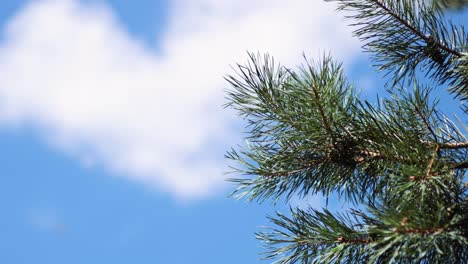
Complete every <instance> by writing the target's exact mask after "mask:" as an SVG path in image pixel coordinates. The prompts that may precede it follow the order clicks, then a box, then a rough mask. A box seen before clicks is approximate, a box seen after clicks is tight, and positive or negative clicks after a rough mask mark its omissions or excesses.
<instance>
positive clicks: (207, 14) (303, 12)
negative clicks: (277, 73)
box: [0, 0, 378, 264]
mask: <svg viewBox="0 0 468 264" xmlns="http://www.w3.org/2000/svg"><path fill="white" fill-rule="evenodd" d="M333 9H334V6H333V4H330V3H322V2H321V1H311V0H288V1H286V2H285V1H280V0H268V1H267V0H166V1H164V0H136V1H127V0H81V1H80V0H30V1H26V0H2V1H0V155H1V164H2V170H3V171H2V177H1V178H0V179H1V182H0V210H1V211H2V217H1V218H0V233H1V234H2V239H1V240H0V262H1V263H6V264H9V263H12V264H16V263H36V264H41V263H44V264H55V263H57V264H59V263H69V264H72V263H171V264H178V263H180V264H182V263H184V264H187V263H204V264H211V263H236V264H238V263H257V259H258V258H259V256H258V252H260V251H261V249H260V245H259V244H258V243H257V241H256V240H255V239H254V234H253V233H254V232H255V231H257V230H258V227H259V226H261V225H265V224H266V220H265V219H264V216H265V214H268V213H271V212H273V206H272V204H269V203H265V204H263V205H256V204H253V203H252V204H248V203H246V202H245V201H234V200H232V199H228V198H226V196H227V194H228V193H229V191H230V190H232V188H233V186H230V185H229V184H227V183H226V182H225V176H224V175H223V172H225V171H227V170H228V168H227V165H226V162H225V161H224V159H223V154H224V151H225V150H226V149H227V148H228V147H229V146H231V145H236V144H239V143H241V133H242V123H241V122H240V121H239V120H238V119H237V117H236V116H235V114H234V113H232V112H230V111H228V110H224V109H223V108H222V105H223V104H224V103H225V99H224V94H223V89H226V88H227V85H226V83H225V82H224V81H223V76H224V75H226V74H227V73H232V70H231V68H230V65H235V64H236V63H242V62H245V61H246V59H247V55H246V52H247V51H251V52H268V53H270V54H271V55H273V56H274V57H275V58H276V59H277V60H278V61H281V62H282V64H284V65H287V66H290V67H294V66H296V65H297V64H299V63H300V62H301V57H302V54H303V53H305V54H306V55H307V56H308V57H310V58H313V57H318V56H319V55H321V54H323V53H324V52H330V53H331V54H333V55H334V56H335V57H336V58H337V59H338V60H341V61H343V62H344V64H345V68H346V71H347V73H348V74H349V75H350V76H351V77H353V79H354V80H355V81H356V83H357V84H358V85H360V86H361V89H362V90H363V93H364V95H366V94H372V93H373V92H375V91H376V88H375V87H374V86H377V85H376V84H377V83H378V82H376V80H375V77H372V76H374V72H372V71H371V70H370V67H369V66H368V64H369V62H368V61H367V59H366V57H364V56H363V55H362V54H361V53H360V50H359V46H360V44H359V43H358V42H357V41H356V40H353V39H352V38H351V34H350V30H349V28H348V27H347V26H346V23H347V22H346V21H343V20H342V18H341V16H340V15H342V14H336V13H335V12H334V11H333ZM309 202H310V203H311V204H313V205H314V206H320V204H321V201H320V199H318V198H310V199H309ZM277 210H285V206H284V205H279V207H277Z"/></svg>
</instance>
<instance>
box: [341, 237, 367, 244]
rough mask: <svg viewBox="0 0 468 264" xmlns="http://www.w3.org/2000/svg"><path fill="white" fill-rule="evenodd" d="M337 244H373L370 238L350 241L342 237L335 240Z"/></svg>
mask: <svg viewBox="0 0 468 264" xmlns="http://www.w3.org/2000/svg"><path fill="white" fill-rule="evenodd" d="M337 241H338V243H348V244H369V243H372V242H374V240H373V239H372V238H370V237H369V238H357V239H350V238H344V237H341V236H340V237H338V238H337Z"/></svg>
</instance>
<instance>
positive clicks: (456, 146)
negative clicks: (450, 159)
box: [424, 142, 468, 149]
mask: <svg viewBox="0 0 468 264" xmlns="http://www.w3.org/2000/svg"><path fill="white" fill-rule="evenodd" d="M424 144H437V145H438V146H439V148H440V149H463V148H468V142H455V143H430V142H424Z"/></svg>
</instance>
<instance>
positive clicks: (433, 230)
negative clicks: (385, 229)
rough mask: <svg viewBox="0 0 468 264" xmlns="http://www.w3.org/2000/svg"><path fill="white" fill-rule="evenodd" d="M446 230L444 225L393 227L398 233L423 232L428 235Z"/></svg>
mask: <svg viewBox="0 0 468 264" xmlns="http://www.w3.org/2000/svg"><path fill="white" fill-rule="evenodd" d="M443 231H445V228H443V227H434V228H401V229H400V228H396V227H395V228H393V232H395V233H398V234H421V235H428V234H434V233H440V232H443Z"/></svg>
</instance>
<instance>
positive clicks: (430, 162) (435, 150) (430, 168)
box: [426, 145, 439, 179]
mask: <svg viewBox="0 0 468 264" xmlns="http://www.w3.org/2000/svg"><path fill="white" fill-rule="evenodd" d="M438 152H439V145H436V147H435V149H434V153H433V154H432V158H431V161H429V165H428V166H427V173H426V178H427V179H428V178H429V177H430V176H431V170H432V166H433V165H434V161H435V158H436V156H437V153H438Z"/></svg>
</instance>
